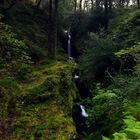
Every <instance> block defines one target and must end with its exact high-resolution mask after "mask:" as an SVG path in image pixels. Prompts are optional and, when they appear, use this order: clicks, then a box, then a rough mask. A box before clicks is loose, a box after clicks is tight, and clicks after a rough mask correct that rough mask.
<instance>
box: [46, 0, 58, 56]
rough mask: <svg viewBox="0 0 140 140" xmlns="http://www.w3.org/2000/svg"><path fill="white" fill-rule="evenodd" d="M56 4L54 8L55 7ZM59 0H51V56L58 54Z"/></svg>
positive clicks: (49, 36) (49, 38) (49, 34)
mask: <svg viewBox="0 0 140 140" xmlns="http://www.w3.org/2000/svg"><path fill="white" fill-rule="evenodd" d="M53 5H54V8H53ZM57 18H58V0H54V1H52V0H49V33H48V42H49V49H48V50H49V56H51V57H55V56H56V48H57V24H58V20H57Z"/></svg>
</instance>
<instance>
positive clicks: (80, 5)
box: [79, 0, 82, 11]
mask: <svg viewBox="0 0 140 140" xmlns="http://www.w3.org/2000/svg"><path fill="white" fill-rule="evenodd" d="M79 10H80V11H82V0H80V1H79Z"/></svg>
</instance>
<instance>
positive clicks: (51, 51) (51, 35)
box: [48, 0, 53, 56]
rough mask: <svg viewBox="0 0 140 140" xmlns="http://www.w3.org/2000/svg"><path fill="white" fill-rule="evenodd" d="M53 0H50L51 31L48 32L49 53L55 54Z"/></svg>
mask: <svg viewBox="0 0 140 140" xmlns="http://www.w3.org/2000/svg"><path fill="white" fill-rule="evenodd" d="M52 4H53V3H52V0H49V33H48V44H49V47H48V53H49V54H48V55H49V56H52V55H53V19H52V18H53V15H52V7H53V6H52Z"/></svg>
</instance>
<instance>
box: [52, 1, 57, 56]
mask: <svg viewBox="0 0 140 140" xmlns="http://www.w3.org/2000/svg"><path fill="white" fill-rule="evenodd" d="M54 18H55V23H54V39H55V40H54V47H53V55H54V57H55V56H56V49H57V31H58V29H57V28H58V0H55V10H54Z"/></svg>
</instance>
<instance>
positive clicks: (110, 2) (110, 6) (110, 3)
mask: <svg viewBox="0 0 140 140" xmlns="http://www.w3.org/2000/svg"><path fill="white" fill-rule="evenodd" d="M109 11H110V12H111V11H112V0H109Z"/></svg>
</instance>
